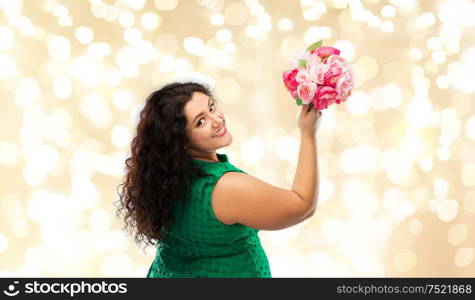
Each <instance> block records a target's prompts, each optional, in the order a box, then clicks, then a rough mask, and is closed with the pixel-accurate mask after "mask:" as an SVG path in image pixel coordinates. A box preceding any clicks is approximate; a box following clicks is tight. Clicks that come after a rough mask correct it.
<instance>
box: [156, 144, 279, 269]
mask: <svg viewBox="0 0 475 300" xmlns="http://www.w3.org/2000/svg"><path fill="white" fill-rule="evenodd" d="M217 156H218V159H219V162H207V161H203V160H195V159H193V160H192V162H193V163H196V164H199V165H200V167H201V169H202V170H204V171H205V172H206V174H208V175H209V176H203V177H194V179H193V180H192V183H191V190H190V191H191V193H190V194H189V195H188V196H187V199H186V201H178V202H176V204H175V206H174V207H173V209H172V213H171V214H172V223H171V226H170V229H169V231H168V233H169V234H168V236H167V238H166V240H165V241H164V242H163V243H162V244H159V246H158V247H157V250H156V256H155V260H154V261H153V263H152V264H151V266H150V268H149V271H148V274H147V277H148V278H152V277H155V278H192V277H220V278H224V277H232V278H238V277H257V278H270V277H271V271H270V267H269V261H268V259H267V256H266V253H265V252H264V249H263V248H262V245H261V242H260V240H259V236H258V235H257V233H258V231H259V230H258V229H254V228H250V227H248V226H245V225H242V224H239V223H236V224H233V225H226V224H224V223H222V222H221V221H219V220H218V219H216V216H215V215H214V212H213V208H212V206H211V194H212V192H213V189H214V186H215V185H216V182H217V181H218V179H219V178H220V177H221V176H222V175H223V174H225V173H226V172H241V173H246V172H244V171H242V170H240V169H238V168H236V167H235V166H233V165H232V164H231V163H229V161H228V157H227V156H226V155H225V154H219V153H218V154H217Z"/></svg>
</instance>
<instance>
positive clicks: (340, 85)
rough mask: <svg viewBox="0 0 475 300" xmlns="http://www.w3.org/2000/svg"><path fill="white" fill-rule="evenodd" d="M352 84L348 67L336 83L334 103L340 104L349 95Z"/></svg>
mask: <svg viewBox="0 0 475 300" xmlns="http://www.w3.org/2000/svg"><path fill="white" fill-rule="evenodd" d="M353 86H354V80H353V76H352V75H351V71H350V69H349V68H348V70H347V72H346V73H345V74H344V75H343V76H341V77H340V79H338V81H337V83H336V90H337V91H338V98H337V100H336V103H338V104H340V103H341V102H343V101H345V100H346V99H347V98H348V97H349V96H350V94H351V89H353Z"/></svg>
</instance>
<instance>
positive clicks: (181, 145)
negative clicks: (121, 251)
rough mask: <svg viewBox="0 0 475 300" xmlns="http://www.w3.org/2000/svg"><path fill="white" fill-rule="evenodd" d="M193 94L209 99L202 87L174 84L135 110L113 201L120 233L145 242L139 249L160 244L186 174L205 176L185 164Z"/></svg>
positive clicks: (187, 178)
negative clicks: (116, 197) (132, 134)
mask: <svg viewBox="0 0 475 300" xmlns="http://www.w3.org/2000/svg"><path fill="white" fill-rule="evenodd" d="M194 92H200V93H203V94H206V95H207V96H209V97H211V98H212V99H214V97H213V96H212V94H211V92H210V90H209V89H208V88H207V87H206V86H204V85H202V84H198V83H193V82H186V83H177V82H175V83H170V84H167V85H165V86H163V87H162V88H160V89H159V90H157V91H155V92H153V93H151V95H150V96H149V97H148V98H147V99H146V102H145V105H144V107H143V109H142V111H141V112H140V119H139V122H138V125H137V133H136V136H135V137H134V138H133V139H132V142H131V154H130V155H131V156H130V157H129V158H127V159H126V160H125V170H126V174H125V176H124V180H123V182H122V183H121V184H120V185H119V186H118V189H119V191H118V194H119V200H118V201H117V202H116V203H118V205H117V215H118V216H122V217H123V220H124V222H125V226H124V229H125V230H126V231H128V232H130V233H131V234H132V235H134V240H135V242H136V243H137V244H139V245H140V244H141V243H144V248H145V247H147V246H154V245H158V244H160V243H162V242H163V241H164V240H165V237H166V233H167V229H168V228H169V226H170V221H171V218H170V217H171V215H170V211H171V209H172V206H173V203H174V202H175V201H179V200H180V199H182V197H183V196H184V195H185V194H186V193H187V192H188V189H189V184H190V178H191V176H202V175H204V174H203V173H202V172H201V170H200V169H199V167H198V166H197V165H193V164H190V161H189V158H190V157H189V155H188V154H187V153H186V149H185V146H187V143H188V136H187V134H186V117H185V115H184V112H183V109H184V106H185V104H186V103H187V102H188V101H189V100H191V98H192V95H193V93H194Z"/></svg>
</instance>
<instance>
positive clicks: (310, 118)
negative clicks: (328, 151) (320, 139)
mask: <svg viewBox="0 0 475 300" xmlns="http://www.w3.org/2000/svg"><path fill="white" fill-rule="evenodd" d="M321 119H322V112H321V111H320V110H317V109H316V108H315V107H314V106H313V104H312V103H310V104H305V105H302V108H301V109H300V115H299V119H298V125H299V129H300V132H301V133H302V134H308V135H312V136H313V135H314V134H315V132H316V131H317V129H318V126H319V125H320V120H321Z"/></svg>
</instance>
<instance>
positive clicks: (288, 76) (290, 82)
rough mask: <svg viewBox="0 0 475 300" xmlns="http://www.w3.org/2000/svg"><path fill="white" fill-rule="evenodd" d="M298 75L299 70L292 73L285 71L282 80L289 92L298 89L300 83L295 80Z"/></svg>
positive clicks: (291, 71)
mask: <svg viewBox="0 0 475 300" xmlns="http://www.w3.org/2000/svg"><path fill="white" fill-rule="evenodd" d="M297 73H298V69H293V70H290V71H285V72H284V74H282V78H283V80H284V84H285V87H286V88H287V90H288V91H289V92H292V91H294V90H296V89H297V86H298V82H297V81H296V80H295V76H296V75H297Z"/></svg>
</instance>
